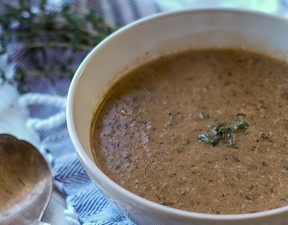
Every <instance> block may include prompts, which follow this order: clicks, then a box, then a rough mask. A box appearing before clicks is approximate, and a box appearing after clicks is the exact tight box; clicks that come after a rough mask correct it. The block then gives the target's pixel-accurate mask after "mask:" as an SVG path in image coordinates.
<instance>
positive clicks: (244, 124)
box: [234, 119, 249, 131]
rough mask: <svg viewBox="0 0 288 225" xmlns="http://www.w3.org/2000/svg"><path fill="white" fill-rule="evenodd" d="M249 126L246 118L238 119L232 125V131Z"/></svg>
mask: <svg viewBox="0 0 288 225" xmlns="http://www.w3.org/2000/svg"><path fill="white" fill-rule="evenodd" d="M248 127H249V123H248V122H247V121H246V120H243V119H240V120H239V122H237V123H236V124H235V125H234V131H236V130H238V129H246V128H248Z"/></svg>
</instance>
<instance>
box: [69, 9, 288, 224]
mask: <svg viewBox="0 0 288 225" xmlns="http://www.w3.org/2000/svg"><path fill="white" fill-rule="evenodd" d="M211 12H213V13H215V12H217V13H236V14H239V13H240V14H247V15H248V16H249V15H250V16H251V15H252V16H258V17H265V18H267V19H272V20H278V21H282V22H283V23H286V24H287V26H288V19H286V18H284V17H281V16H279V15H275V14H269V13H266V12H261V11H256V10H252V9H236V8H228V7H217V8H212V7H206V8H194V9H181V10H175V11H168V12H161V13H157V14H154V15H150V16H147V17H144V18H141V19H138V20H136V21H134V22H132V23H129V24H127V25H125V26H123V27H121V28H119V29H118V30H117V31H115V32H114V33H112V34H111V35H109V36H108V37H106V38H105V39H104V40H103V41H101V42H100V43H99V44H98V45H97V46H95V47H94V48H93V49H92V50H91V51H90V52H89V53H88V54H87V55H86V57H85V58H84V59H83V61H82V62H81V63H80V65H79V67H78V69H77V70H76V72H75V74H74V77H73V78H72V81H71V84H70V86H69V90H68V94H67V102H66V123H67V129H68V134H69V136H70V139H71V141H72V144H73V146H74V148H75V151H76V154H77V155H78V157H79V159H80V161H81V163H82V165H83V166H84V168H85V170H88V171H89V172H93V174H97V175H95V176H97V177H98V178H99V179H100V180H101V181H103V182H102V183H104V184H105V185H107V186H110V187H112V189H113V191H114V192H115V193H118V194H121V195H122V196H124V197H126V199H129V200H130V201H132V202H134V203H135V204H137V205H142V206H143V207H146V208H149V209H150V210H153V211H158V212H161V214H163V215H168V214H169V215H175V216H176V215H177V216H180V217H183V218H187V219H196V220H206V221H215V222H216V221H218V222H220V221H223V222H224V221H240V220H241V221H242V220H249V219H257V218H261V219H263V218H266V217H270V216H276V215H280V214H283V213H287V212H288V205H287V206H283V207H279V208H275V209H269V210H265V211H260V212H255V213H242V214H210V213H200V212H193V211H187V210H182V209H176V208H172V207H168V206H164V205H161V204H159V203H156V202H153V201H151V200H148V199H145V198H143V197H140V196H138V195H136V194H134V193H132V192H130V191H128V190H126V189H125V188H123V187H122V186H120V185H119V184H117V183H116V182H114V181H113V180H112V179H110V178H109V177H108V176H107V175H105V174H104V173H103V172H102V171H101V170H100V168H98V167H97V166H96V165H95V163H94V162H93V161H92V159H91V158H90V157H89V155H88V154H87V153H86V151H85V150H84V147H83V146H82V145H81V143H80V140H79V138H78V137H77V132H76V128H75V122H74V120H73V118H74V112H73V108H74V96H75V89H76V87H77V84H78V81H79V79H80V78H81V76H82V73H83V71H84V70H85V67H86V66H87V64H89V62H90V61H91V58H93V56H94V55H95V54H97V52H98V51H99V50H100V49H102V48H103V46H105V45H107V44H109V42H110V41H111V40H113V39H115V38H117V37H118V36H119V35H121V34H122V33H123V32H126V31H127V30H130V29H134V28H135V27H137V26H139V25H141V24H144V23H151V22H153V21H154V20H158V19H161V18H164V17H170V16H177V15H180V14H187V13H193V14H195V13H211ZM89 172H88V175H89Z"/></svg>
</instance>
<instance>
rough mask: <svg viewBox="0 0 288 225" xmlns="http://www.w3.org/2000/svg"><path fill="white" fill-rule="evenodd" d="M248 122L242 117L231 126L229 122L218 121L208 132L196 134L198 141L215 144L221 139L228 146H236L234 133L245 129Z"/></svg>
mask: <svg viewBox="0 0 288 225" xmlns="http://www.w3.org/2000/svg"><path fill="white" fill-rule="evenodd" d="M248 127H249V123H248V122H247V121H246V120H244V119H239V121H237V122H236V123H235V124H234V126H231V125H230V124H229V123H226V122H225V123H219V124H217V125H216V126H213V127H212V129H211V130H210V131H209V132H204V133H202V134H200V135H198V137H197V139H198V141H201V142H205V143H208V144H211V145H213V146H216V145H218V144H219V142H220V141H221V140H223V141H224V143H226V144H228V145H229V146H230V147H234V148H236V147H237V146H236V143H235V138H234V135H233V134H234V133H236V132H237V131H238V130H241V129H247V128H248Z"/></svg>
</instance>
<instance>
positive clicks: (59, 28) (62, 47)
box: [0, 0, 118, 84]
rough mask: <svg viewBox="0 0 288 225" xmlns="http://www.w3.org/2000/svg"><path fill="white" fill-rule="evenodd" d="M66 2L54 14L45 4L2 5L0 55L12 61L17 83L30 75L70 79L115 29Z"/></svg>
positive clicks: (44, 1)
mask: <svg viewBox="0 0 288 225" xmlns="http://www.w3.org/2000/svg"><path fill="white" fill-rule="evenodd" d="M66 2H67V3H65V4H64V5H63V6H62V7H61V8H59V9H58V8H57V10H51V9H50V8H49V7H50V6H49V4H48V0H39V1H38V3H36V1H32V0H18V1H17V2H16V4H15V2H14V1H13V3H9V4H6V5H5V8H4V10H3V11H2V12H1V14H0V30H1V32H0V45H1V53H6V54H9V55H10V56H11V58H12V60H14V61H15V62H14V63H15V64H16V75H15V79H16V80H17V81H18V82H20V83H22V84H23V83H25V81H26V78H27V77H28V76H34V75H38V76H46V77H50V76H51V75H52V74H55V73H58V75H59V74H60V75H67V74H68V75H70V76H72V75H73V74H74V71H75V69H76V68H77V66H78V65H79V63H80V62H81V61H82V59H83V58H84V56H85V55H86V54H87V53H88V51H90V50H91V49H92V48H93V47H94V46H96V45H97V44H98V43H99V42H100V41H101V40H103V39H104V38H105V37H107V36H108V35H109V34H111V33H112V32H113V31H115V30H116V29H117V27H118V26H114V25H110V24H108V23H106V22H105V21H104V19H103V18H102V17H101V16H99V15H98V14H97V13H96V11H95V10H93V9H92V8H91V7H87V10H85V11H83V10H80V9H79V8H78V7H74V6H73V5H72V4H69V1H66ZM83 51H84V52H83ZM55 52H56V53H55ZM78 53H79V54H80V57H79V54H78ZM77 54H78V57H75V55H77ZM15 55H16V56H15ZM19 55H20V56H21V59H19V58H20V57H17V56H19ZM23 60H24V61H25V60H26V61H25V62H24V63H23ZM31 62H33V63H31ZM31 64H33V65H31Z"/></svg>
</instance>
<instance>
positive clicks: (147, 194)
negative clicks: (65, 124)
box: [91, 49, 288, 214]
mask: <svg viewBox="0 0 288 225" xmlns="http://www.w3.org/2000/svg"><path fill="white" fill-rule="evenodd" d="M239 121H245V122H247V123H249V127H248V126H245V127H242V128H243V129H242V128H241V129H238V130H236V129H235V130H234V125H235V124H236V125H237V124H239ZM219 124H225V126H226V127H228V128H229V132H226V133H224V134H223V135H222V136H221V139H219V140H218V141H217V142H216V143H213V144H212V143H211V142H210V140H209V141H206V142H205V141H203V140H202V141H200V140H199V137H200V136H201V135H202V137H203V134H208V136H209V135H211V137H212V136H213V132H214V131H215V127H216V126H218V125H219ZM213 129H214V131H213ZM214 134H215V133H214ZM230 134H231V135H233V137H232V138H231V137H230V136H229V135H230ZM287 143H288V64H287V63H285V62H282V61H278V60H276V59H272V58H269V57H266V56H264V55H259V54H255V53H252V52H247V51H242V50H216V49H214V50H213V49H209V50H197V51H196V50H193V51H188V52H183V53H178V54H175V55H170V56H165V57H161V58H159V59H157V60H154V61H151V62H149V63H147V64H145V65H143V66H141V67H139V68H137V69H135V70H133V71H132V72H130V73H129V74H127V75H126V76H124V78H123V79H121V80H120V81H119V82H118V83H117V84H115V85H114V86H113V88H111V90H110V92H109V95H107V97H106V98H105V99H104V100H103V102H102V104H101V105H100V107H99V109H98V111H97V112H95V116H94V120H93V126H92V129H91V146H92V148H93V154H94V157H95V161H96V162H97V164H98V165H99V167H100V168H101V169H102V170H103V172H104V173H105V174H107V175H108V176H109V177H110V178H111V179H112V180H114V181H115V182H116V183H118V184H120V185H121V186H123V187H124V188H126V189H128V190H130V191H131V192H133V193H136V194H137V195H140V196H142V197H144V198H147V199H150V200H152V201H154V202H157V203H160V204H163V205H167V206H171V207H174V208H179V209H184V210H189V211H194V212H202V213H213V214H235V213H237V214H238V213H250V212H257V211H263V210H268V209H272V208H277V207H281V206H285V205H288V144H287Z"/></svg>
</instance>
